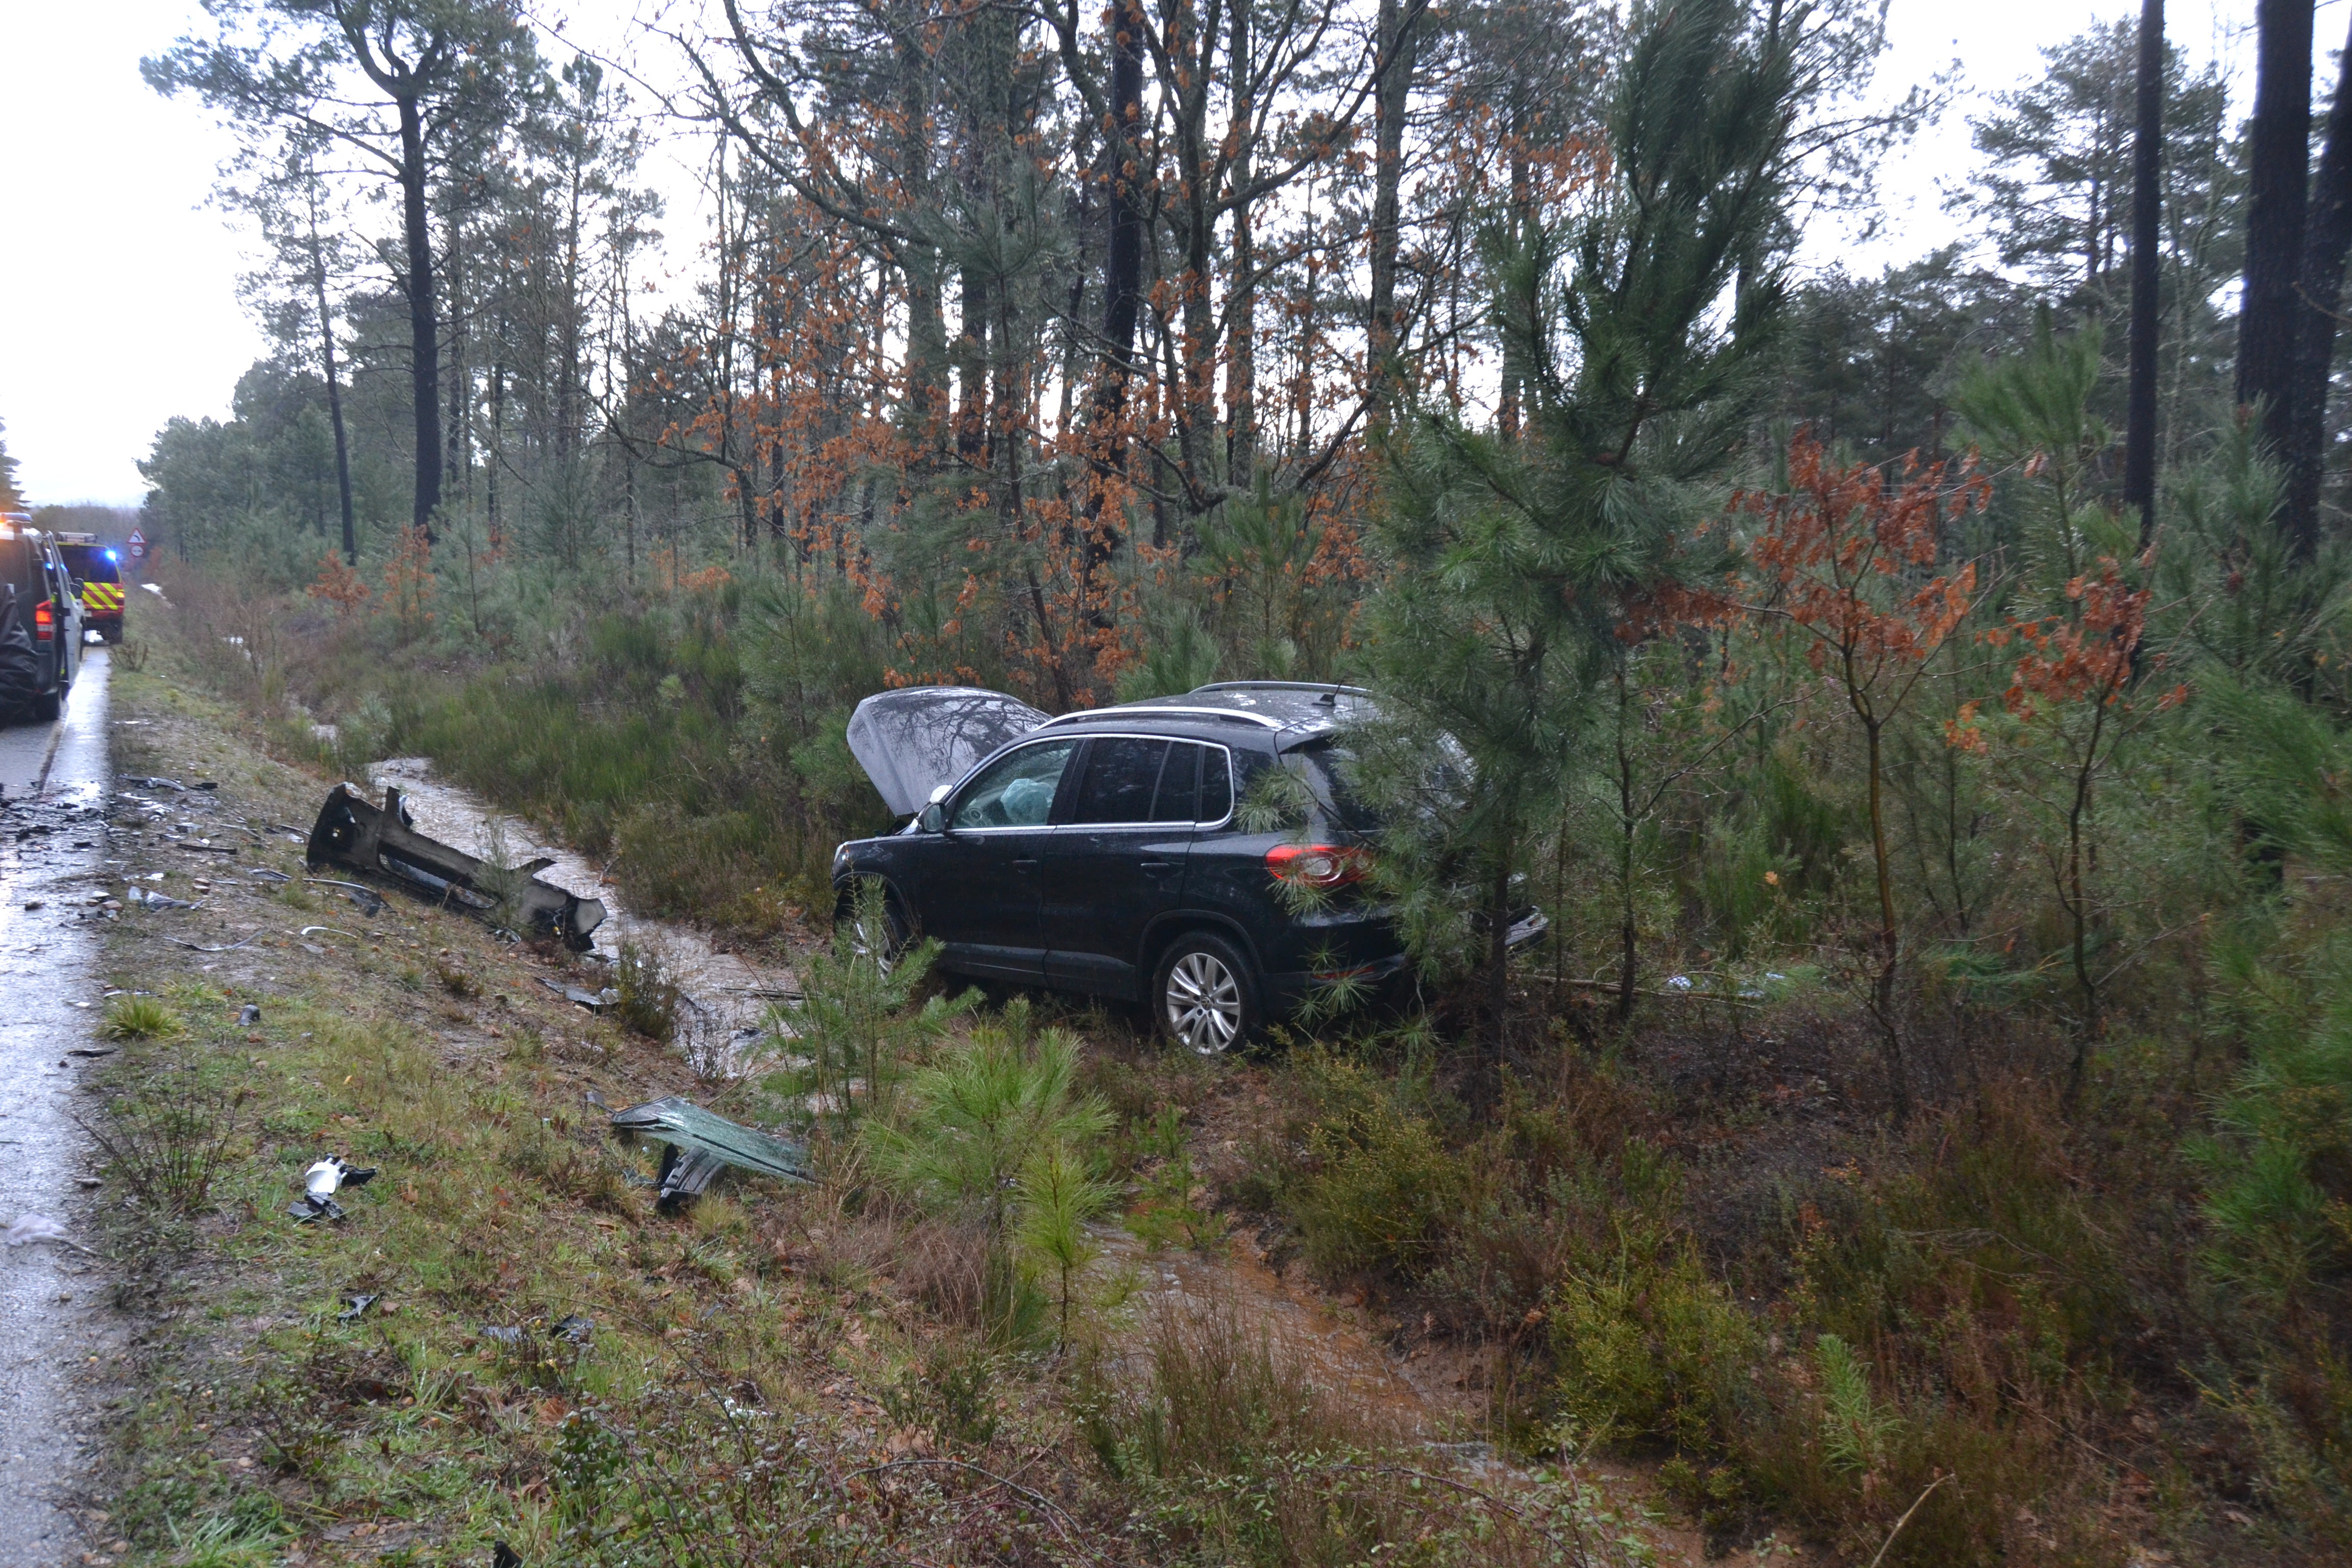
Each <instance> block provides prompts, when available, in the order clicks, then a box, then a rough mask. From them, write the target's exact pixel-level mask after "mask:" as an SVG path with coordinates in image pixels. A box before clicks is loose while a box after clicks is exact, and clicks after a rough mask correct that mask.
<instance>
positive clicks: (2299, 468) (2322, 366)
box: [2284, 37, 2352, 558]
mask: <svg viewBox="0 0 2352 1568" xmlns="http://www.w3.org/2000/svg"><path fill="white" fill-rule="evenodd" d="M2336 70H2337V75H2336V98H2335V100H2334V102H2333V103H2331V104H2330V105H2329V107H2328V110H2327V137H2326V141H2325V142H2323V143H2321V146H2320V152H2319V177H2318V179H2317V181H2316V182H2315V184H2314V186H2313V188H2312V193H2311V209H2310V211H2309V212H2308V213H2307V214H2305V219H2304V243H2303V287H2302V289H2301V296H2300V298H2299V299H2298V300H2297V301H2296V302H2297V304H2298V305H2299V306H2300V307H2301V308H2300V310H2298V311H2297V318H2298V320H2297V331H2296V332H2295V362H2294V391H2293V392H2292V393H2291V394H2289V396H2288V401H2287V414H2288V419H2287V438H2286V449H2285V458H2286V512H2285V517H2284V526H2285V529H2286V533H2287V537H2288V538H2289V539H2291V540H2293V541H2294V544H2295V548H2296V549H2297V551H2298V552H2301V553H2302V554H2303V555H2304V556H2305V557H2306V558H2308V557H2309V556H2310V555H2311V554H2312V553H2313V552H2315V550H2316V549H2317V548H2318V542H2319V489H2320V483H2321V481H2322V479H2324V478H2325V477H2326V466H2327V390H2328V381H2329V379H2330V373H2331V372H2332V371H2333V370H2334V369H2335V366H2336V310H2337V309H2338V307H2339V306H2340V305H2341V304H2342V303H2343V298H2344V258H2345V253H2346V251H2347V249H2352V37H2347V39H2346V41H2345V45H2344V63H2343V64H2342V65H2340V66H2338V67H2337V68H2336Z"/></svg>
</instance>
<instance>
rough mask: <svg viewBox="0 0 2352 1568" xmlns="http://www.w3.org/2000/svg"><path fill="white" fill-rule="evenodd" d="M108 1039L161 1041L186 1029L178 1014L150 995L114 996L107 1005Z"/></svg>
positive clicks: (105, 1031)
mask: <svg viewBox="0 0 2352 1568" xmlns="http://www.w3.org/2000/svg"><path fill="white" fill-rule="evenodd" d="M103 1028H104V1033H105V1035H106V1037H107V1038H108V1039H110V1040H164V1039H170V1038H172V1037H174V1036H177V1035H180V1034H183V1033H184V1032H185V1031H186V1028H187V1025H186V1024H185V1022H184V1020H182V1019H181V1017H180V1016H179V1015H178V1014H176V1013H174V1012H173V1011H172V1009H170V1008H169V1007H166V1006H165V1005H163V1003H162V1002H160V1001H158V1000H157V999H156V998H154V997H152V996H140V995H126V996H117V997H114V998H113V999H112V1000H110V1001H109V1002H108V1003H107V1005H106V1022H105V1025H104V1026H103Z"/></svg>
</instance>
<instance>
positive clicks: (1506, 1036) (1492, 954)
mask: <svg viewBox="0 0 2352 1568" xmlns="http://www.w3.org/2000/svg"><path fill="white" fill-rule="evenodd" d="M1486 920H1487V924H1488V928H1489V929H1488V930H1487V932H1486V1026H1487V1027H1488V1028H1489V1029H1491V1030H1492V1031H1493V1032H1494V1041H1495V1059H1496V1061H1497V1062H1499V1061H1501V1060H1502V1058H1503V1052H1504V1051H1505V1050H1506V1049H1507V1047H1509V1045H1510V1043H1511V1033H1510V1024H1511V868H1510V863H1509V862H1508V861H1503V862H1500V863H1498V864H1497V865H1496V868H1495V881H1494V886H1493V887H1492V888H1490V889H1488V890H1487V910H1486Z"/></svg>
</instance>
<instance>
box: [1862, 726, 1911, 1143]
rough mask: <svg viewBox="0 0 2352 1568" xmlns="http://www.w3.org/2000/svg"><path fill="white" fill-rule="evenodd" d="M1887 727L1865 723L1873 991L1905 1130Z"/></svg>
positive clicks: (1907, 1100) (1889, 1080)
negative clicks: (1874, 920) (1874, 874)
mask: <svg viewBox="0 0 2352 1568" xmlns="http://www.w3.org/2000/svg"><path fill="white" fill-rule="evenodd" d="M1884 727H1885V726H1884V725H1883V724H1882V723H1881V722H1879V721H1874V720H1872V719H1869V718H1864V720H1863V730H1864V734H1865V736H1866V737H1867V738H1868V741H1869V749H1870V758H1869V766H1870V848H1871V854H1872V857H1873V858H1874V861H1875V863H1876V867H1877V871H1878V942H1877V946H1878V954H1879V956H1878V978H1877V982H1876V984H1874V985H1873V986H1872V987H1871V1010H1872V1011H1873V1012H1874V1013H1876V1014H1877V1015H1878V1035H1879V1044H1880V1048H1881V1050H1882V1051H1884V1053H1885V1058H1886V1093H1887V1098H1888V1100H1890V1101H1891V1102H1892V1104H1893V1106H1894V1110H1895V1126H1897V1127H1901V1126H1902V1125H1904V1124H1905V1123H1906V1122H1907V1121H1910V1120H1911V1078H1910V1073H1909V1071H1908V1069H1907V1068H1906V1067H1905V1065H1904V1061H1903V1031H1902V1030H1901V1029H1899V1028H1897V1027H1896V1026H1895V968H1896V964H1897V962H1898V961H1899V960H1900V959H1901V957H1902V955H1903V947H1902V942H1903V938H1902V933H1901V931H1899V930H1898V929H1897V928H1896V926H1895V877H1894V870H1893V868H1892V867H1891V866H1890V865H1889V864H1888V860H1887V854H1886V806H1885V782H1884V781H1885V760H1884V753H1883V751H1882V741H1883V739H1884V737H1883V736H1882V734H1881V733H1880V731H1882V730H1883V729H1884Z"/></svg>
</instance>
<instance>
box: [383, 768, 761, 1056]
mask: <svg viewBox="0 0 2352 1568" xmlns="http://www.w3.org/2000/svg"><path fill="white" fill-rule="evenodd" d="M368 780H369V782H370V783H371V784H374V785H375V786H376V787H377V788H378V789H381V788H383V786H384V785H386V784H391V785H394V787H396V788H397V789H399V791H400V792H401V795H402V798H403V799H404V800H405V801H406V802H407V803H408V811H409V815H410V816H412V817H414V818H415V823H416V830H417V831H418V832H419V833H422V834H424V835H425V836H426V837H431V838H438V839H440V840H441V841H442V842H443V843H445V844H447V845H448V846H450V847H452V848H456V849H463V850H465V851H467V853H469V854H473V855H479V856H483V857H484V858H493V857H492V854H491V852H492V851H493V850H495V851H497V852H498V853H499V854H502V855H503V857H504V858H505V863H506V864H508V865H519V864H520V863H521V862H523V861H525V860H529V859H531V858H536V857H540V856H544V857H546V858H548V859H549V860H551V861H552V862H553V864H552V865H551V866H549V867H547V868H545V869H544V870H542V871H541V872H540V873H539V874H538V875H539V877H540V879H541V881H544V882H547V883H549V884H551V885H552V886H554V887H558V888H562V889H564V890H565V891H566V892H569V893H576V894H578V895H579V896H580V897H582V898H584V899H587V898H593V899H597V900H602V901H603V903H604V923H603V924H602V925H599V926H598V927H597V928H596V930H595V931H594V933H593V940H594V942H595V947H594V952H593V956H594V957H597V958H601V959H604V960H605V961H606V962H608V963H609V962H610V961H612V960H613V959H614V958H617V957H618V956H619V955H620V951H621V944H622V943H623V942H635V944H637V945H638V946H639V947H641V948H643V949H645V950H646V951H647V952H654V953H657V954H659V955H660V957H661V960H662V963H663V964H664V966H665V967H666V968H667V970H668V972H669V975H670V978H671V979H672V980H673V981H675V982H676V983H677V986H678V989H679V990H681V991H683V992H684V993H685V994H686V995H687V997H688V1002H689V1005H688V1007H687V1008H686V1010H685V1014H686V1016H682V1017H681V1018H680V1019H679V1020H678V1043H679V1046H680V1047H681V1048H682V1049H684V1050H685V1051H686V1053H687V1056H688V1059H689V1060H691V1061H693V1062H694V1063H695V1064H696V1066H697V1067H698V1068H705V1067H716V1068H722V1069H724V1068H729V1067H731V1066H732V1065H734V1062H735V1058H736V1043H737V1042H738V1041H739V1040H740V1039H741V1038H743V1037H747V1036H748V1035H749V1034H750V1033H751V1032H753V1031H756V1030H758V1029H759V1027H760V1025H761V1019H763V1018H764V1017H765V1016H767V1012H768V1009H769V1008H770V1007H772V1006H773V1005H775V1004H777V1003H778V1002H781V1001H784V1000H787V999H789V998H792V997H795V996H797V995H799V994H800V987H799V984H798V982H796V981H795V980H794V979H793V973H792V971H791V970H789V969H787V968H784V967H782V966H781V965H775V964H766V963H753V962H751V961H750V960H747V959H746V958H744V957H743V956H742V955H741V954H740V953H737V952H721V951H720V950H719V948H718V947H716V946H714V945H713V944H712V942H711V939H710V938H709V936H707V935H706V934H704V933H703V932H700V931H695V930H694V929H693V928H691V927H689V926H684V925H679V924H677V923H676V922H674V921H657V920H652V919H648V918H646V917H644V916H640V915H636V914H634V913H632V912H631V911H630V910H629V908H628V906H627V904H625V902H623V900H622V899H621V895H620V890H619V889H616V888H615V887H614V885H613V884H612V883H611V882H610V881H609V880H607V879H606V878H605V875H604V865H603V864H602V863H600V862H598V861H597V860H595V859H594V858H592V857H590V856H586V855H583V854H581V853H580V852H579V851H578V850H575V849H572V848H571V847H568V846H565V845H562V844H554V843H549V842H546V841H545V839H544V837H543V836H542V835H541V832H540V831H539V829H537V828H535V827H533V826H531V825H530V823H527V822H524V821H522V820H521V819H520V818H518V817H514V816H508V815H506V814H505V813H503V812H499V811H497V810H494V809H493V808H492V807H490V806H489V805H487V804H486V803H484V802H483V801H482V800H481V799H479V798H478V796H476V795H474V794H473V793H472V792H471V791H469V790H467V789H465V788H463V787H462V786H460V785H457V784H451V783H449V782H448V781H446V779H442V778H440V777H438V776H437V775H436V773H434V771H433V764H432V762H431V761H430V760H429V759H427V758H425V757H390V758H387V759H385V760H384V761H383V762H380V763H372V764H370V766H369V768H368Z"/></svg>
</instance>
